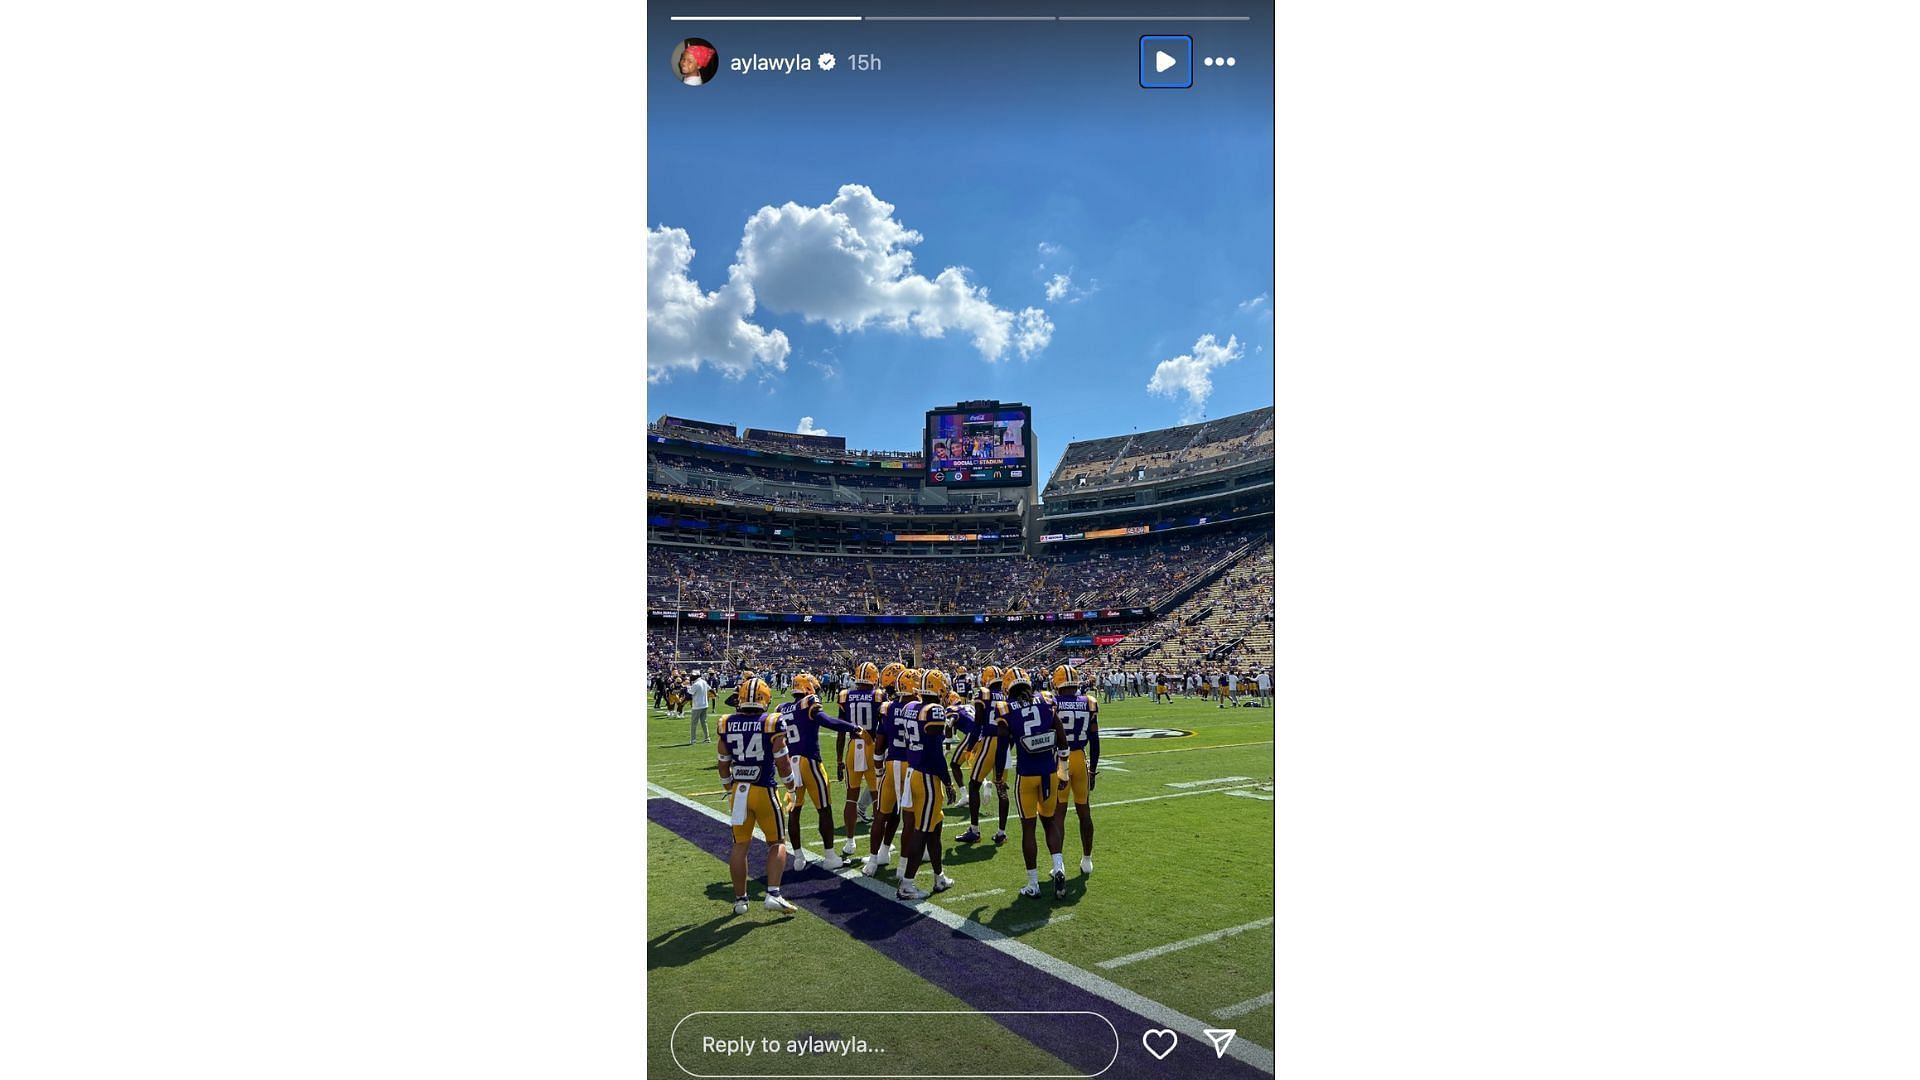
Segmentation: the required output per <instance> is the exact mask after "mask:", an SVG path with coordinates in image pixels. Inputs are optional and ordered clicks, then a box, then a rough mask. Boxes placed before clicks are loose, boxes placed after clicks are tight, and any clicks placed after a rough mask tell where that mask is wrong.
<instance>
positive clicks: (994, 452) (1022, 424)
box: [926, 405, 1033, 487]
mask: <svg viewBox="0 0 1920 1080" xmlns="http://www.w3.org/2000/svg"><path fill="white" fill-rule="evenodd" d="M1032 421H1033V410H1032V409H1030V408H1028V407H1027V406H1025V405H1004V406H999V407H995V408H986V409H971V410H961V409H951V410H942V409H931V410H928V412H927V441H926V451H927V483H929V484H937V485H940V486H942V487H972V486H976V485H977V486H982V487H987V486H995V485H998V486H1002V487H1018V486H1023V485H1025V484H1027V483H1029V482H1030V481H1031V480H1032V477H1033V424H1032Z"/></svg>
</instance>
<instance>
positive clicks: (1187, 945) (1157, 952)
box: [1094, 918, 1273, 971]
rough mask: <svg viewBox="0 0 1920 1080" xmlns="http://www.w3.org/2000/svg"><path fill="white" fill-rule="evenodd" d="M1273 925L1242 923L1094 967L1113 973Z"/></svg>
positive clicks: (1263, 921)
mask: <svg viewBox="0 0 1920 1080" xmlns="http://www.w3.org/2000/svg"><path fill="white" fill-rule="evenodd" d="M1272 925H1273V919H1272V918H1265V919H1259V920H1257V921H1255V922H1250V923H1242V924H1240V925H1239V926H1229V927H1227V928H1226V929H1225V930H1215V931H1214V932H1212V933H1210V934H1201V935H1200V936H1199V937H1190V938H1188V939H1186V940H1185V941H1176V942H1173V943H1172V944H1170V945H1155V946H1154V947H1153V948H1151V949H1142V950H1140V951H1139V952H1136V953H1128V954H1127V955H1125V956H1116V957H1114V958H1113V959H1111V960H1102V961H1100V962H1099V963H1098V964H1095V965H1094V966H1095V967H1103V968H1106V969H1108V970H1109V971H1111V970H1112V969H1114V968H1117V967H1126V966H1127V965H1128V964H1137V963H1139V962H1140V961H1142V960H1151V959H1153V958H1154V957H1156V956H1165V955H1167V954H1168V953H1171V952H1179V951H1180V950H1181V949H1191V948H1193V947H1194V946H1195V945H1205V944H1206V943H1207V942H1209V941H1219V940H1220V939H1221V938H1224V937H1232V936H1233V935H1235V934H1244V933H1246V932H1247V931H1249V930H1258V929H1260V928H1261V927H1263V926H1272Z"/></svg>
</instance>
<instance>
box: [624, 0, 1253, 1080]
mask: <svg viewBox="0 0 1920 1080" xmlns="http://www.w3.org/2000/svg"><path fill="white" fill-rule="evenodd" d="M647 17H648V34H649V39H648V40H649V45H648V50H647V55H646V58H645V63H646V83H647V115H646V122H647V130H646V140H647V146H648V162H649V164H648V176H647V184H648V194H647V200H646V216H647V223H648V229H647V252H646V256H647V355H648V370H647V395H648V400H647V406H646V421H645V422H646V426H647V464H646V468H647V472H646V500H647V542H646V550H645V553H644V554H645V559H646V570H647V610H646V622H647V633H646V677H647V680H648V682H647V693H646V699H647V712H646V727H647V740H646V741H647V746H648V751H647V753H648V757H647V762H646V784H647V823H646V846H645V861H646V877H647V926H646V933H647V939H648V950H647V1021H648V1031H649V1034H648V1046H647V1065H648V1071H649V1073H650V1074H651V1075H656V1076H733V1077H776V1076H823V1077H824V1076H845V1077H881V1076H919V1077H934V1076H949V1077H959V1076H969V1077H993V1076H1001V1077H1011V1076H1024V1077H1036V1076H1057V1077H1076V1076H1107V1077H1177V1076H1221V1077H1253V1076H1262V1075H1271V1074H1272V1072H1273V1068H1274V1066H1273V1052H1272V1046H1273V1039H1274V1014H1273V1008H1274V1007H1273V998H1274V995H1273V988H1274V960H1273V958H1274V926H1273V924H1274V917H1273V916H1274V882H1275V877H1276V867H1275V865H1274V860H1273V857H1272V854H1271V852H1272V851H1273V835H1274V805H1275V803H1274V798H1275V796H1274V774H1275V765H1274V762H1275V734H1274V732H1275V711H1274V697H1273V679H1274V669H1275V665H1276V662H1277V658H1276V657H1275V654H1274V640H1275V639H1274V625H1273V623H1274V494H1273V493H1274V380H1273V349H1274V334H1273V289H1274V251H1273V235H1274V229H1273V224H1274V217H1273V214H1274V207H1273V190H1274V167H1273V162H1274V146H1273V130H1274V115H1273V63H1272V54H1273V11H1272V8H1271V6H1268V5H1261V4H1256V3H1248V2H1243V0H1213V2H1210V3H1194V4H1188V3H1178V4H1175V3H1156V4H1147V3H1144V2H1140V0H1116V2H1112V3H1098V4H1096V3H1068V2H1061V3H1052V4H1046V3H960V2H957V0H942V2H933V0H929V2H927V3H875V2H872V0H850V2H847V3H830V2H822V3H817V4H815V3H809V4H804V5H803V4H772V3H764V2H762V3H757V4H756V3H749V2H745V0H740V2H731V3H727V2H710V0H698V2H696V0H684V2H656V3H651V4H649V6H648V13H647Z"/></svg>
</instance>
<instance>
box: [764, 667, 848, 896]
mask: <svg viewBox="0 0 1920 1080" xmlns="http://www.w3.org/2000/svg"><path fill="white" fill-rule="evenodd" d="M789 689H790V690H791V692H792V694H793V700H792V701H783V702H781V703H780V707H779V708H778V709H776V710H774V713H775V716H776V717H777V718H778V719H779V721H780V727H781V730H782V732H783V733H784V734H785V735H786V739H787V753H788V755H789V756H790V757H792V759H793V771H794V778H793V782H794V786H793V798H792V800H791V803H792V805H791V806H789V807H788V809H787V836H788V837H789V838H791V844H790V845H789V846H790V847H791V848H792V849H793V869H795V870H801V869H804V868H805V867H806V865H807V857H806V855H805V854H804V853H803V852H802V851H801V850H800V807H801V806H802V804H805V803H812V804H813V806H814V809H816V810H817V811H819V817H820V845H821V847H820V850H822V851H824V852H826V857H825V858H824V859H822V860H821V865H823V866H825V867H826V868H827V869H829V870H838V869H840V867H841V866H843V865H844V863H843V861H842V860H841V858H840V853H839V852H837V851H835V850H833V784H832V782H831V781H829V780H828V779H827V770H826V769H825V768H823V767H822V766H821V764H820V729H821V728H823V727H825V728H832V729H833V730H835V731H838V732H841V733H842V734H846V733H849V732H851V733H854V734H856V735H857V734H858V733H859V729H858V728H856V727H854V726H853V725H852V724H849V723H847V722H845V721H843V720H836V719H834V718H833V717H831V716H828V715H827V714H826V711H825V710H824V709H822V708H820V698H819V692H820V680H819V679H816V678H814V677H813V673H812V672H807V671H803V672H800V673H799V674H798V675H795V676H794V677H793V685H792V686H791V687H790V688H789Z"/></svg>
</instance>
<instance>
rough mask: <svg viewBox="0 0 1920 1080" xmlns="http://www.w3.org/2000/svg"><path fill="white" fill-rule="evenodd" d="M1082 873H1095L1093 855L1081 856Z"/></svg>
mask: <svg viewBox="0 0 1920 1080" xmlns="http://www.w3.org/2000/svg"><path fill="white" fill-rule="evenodd" d="M1080 872H1081V873H1083V874H1091V873H1093V856H1091V855H1082V856H1080Z"/></svg>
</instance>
